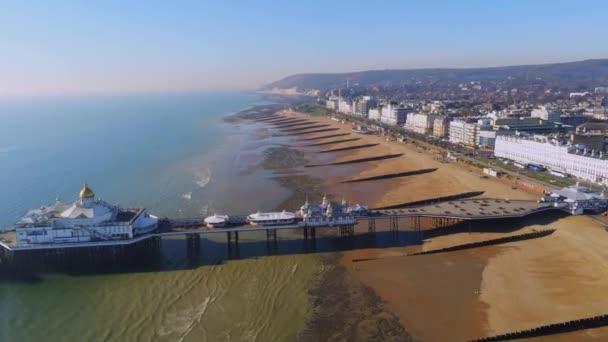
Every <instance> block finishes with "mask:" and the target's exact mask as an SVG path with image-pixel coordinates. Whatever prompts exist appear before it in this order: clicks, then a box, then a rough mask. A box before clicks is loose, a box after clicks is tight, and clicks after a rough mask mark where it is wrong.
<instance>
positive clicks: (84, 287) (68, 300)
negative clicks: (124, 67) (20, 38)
mask: <svg viewBox="0 0 608 342" xmlns="http://www.w3.org/2000/svg"><path fill="white" fill-rule="evenodd" d="M267 103H269V100H268V99H267V98H263V97H261V96H260V95H258V94H256V93H247V92H204V93H183V94H146V95H128V96H127V95H122V96H90V97H87V96H81V97H62V98H59V97H54V98H37V99H6V100H0V228H1V227H7V226H9V225H11V224H12V223H14V222H15V221H16V220H17V219H18V218H19V217H20V216H21V215H23V214H24V213H25V211H27V210H28V209H32V208H37V207H40V206H41V205H44V204H48V203H52V202H53V201H54V200H55V198H57V197H58V198H60V200H61V201H65V202H69V201H73V200H75V199H76V198H77V195H78V192H79V190H80V189H81V187H82V185H83V183H87V184H88V185H89V186H90V187H91V188H92V189H93V191H95V193H96V196H97V197H98V198H102V199H104V200H106V201H108V202H110V203H116V204H119V205H121V206H123V207H145V208H147V209H148V210H149V211H150V212H151V213H153V214H155V215H157V216H159V217H193V216H203V215H208V214H213V213H218V214H223V213H242V214H247V213H250V212H255V211H257V210H270V209H275V208H276V207H277V205H279V203H281V202H283V201H285V200H286V199H287V198H288V197H289V196H290V192H289V190H288V189H285V188H282V187H281V186H279V184H278V183H277V182H275V181H274V180H273V179H272V174H271V172H270V171H268V170H264V169H263V168H261V167H258V166H259V164H260V162H261V160H262V156H263V151H264V150H265V149H266V148H268V147H272V146H275V145H280V144H281V141H278V140H277V139H278V138H272V137H270V138H269V137H265V138H264V137H261V136H260V134H258V132H259V131H260V130H261V129H263V128H262V127H261V125H260V124H253V123H229V122H225V121H224V120H223V118H224V117H225V116H227V115H230V114H233V113H236V112H238V111H240V110H244V109H247V108H250V107H253V106H256V105H262V104H267ZM281 234H283V235H281V236H280V237H279V239H286V240H289V239H290V238H291V236H289V234H290V233H281ZM265 239H266V237H265V236H262V235H261V234H257V233H249V234H243V235H242V236H241V239H240V240H241V245H242V246H243V247H242V248H241V251H240V257H239V258H232V257H229V256H230V254H229V253H228V251H227V249H226V243H225V236H219V235H218V236H211V237H206V238H204V239H203V240H202V246H201V251H200V255H199V256H198V257H199V261H198V262H197V263H195V264H192V262H191V260H189V257H188V255H187V253H186V243H185V240H184V239H182V238H165V239H163V241H162V247H161V256H160V258H161V260H160V267H158V268H154V269H142V270H130V271H128V272H95V271H94V270H93V271H92V272H86V273H70V272H60V271H50V270H49V271H45V272H42V273H40V274H36V277H35V278H33V279H29V278H28V279H13V278H10V277H9V278H5V277H3V278H0V341H7V342H10V341H47V342H48V341H290V340H293V339H295V338H296V337H297V336H298V334H299V333H300V332H301V331H302V330H303V329H304V328H305V327H306V322H307V320H308V319H309V318H310V316H311V314H312V307H311V304H310V298H309V290H310V288H311V286H313V284H314V282H315V279H316V278H317V277H318V275H319V273H320V272H321V270H322V266H321V263H320V261H319V256H318V255H315V254H306V253H298V251H297V249H296V250H295V252H294V250H293V246H290V247H289V248H292V250H290V251H289V252H288V253H280V254H281V255H274V256H273V255H268V253H266V252H265V247H266V244H265V241H266V240H265Z"/></svg>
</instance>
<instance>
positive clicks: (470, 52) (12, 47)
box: [0, 0, 608, 96]
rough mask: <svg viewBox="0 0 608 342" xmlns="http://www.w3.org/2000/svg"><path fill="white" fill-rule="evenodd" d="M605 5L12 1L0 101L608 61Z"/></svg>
mask: <svg viewBox="0 0 608 342" xmlns="http://www.w3.org/2000/svg"><path fill="white" fill-rule="evenodd" d="M607 18H608V1H605V0H600V1H582V0H581V1H574V0H572V1H556V0H550V1H541V0H535V1H531V0H530V1H515V0H513V1H508V0H504V1H498V0H496V1H490V0H484V1H464V0H454V1H435V0H424V1H406V0H401V1H388V0H387V1H382V0H378V1H316V0H306V1H283V0H274V1H255V0H251V1H231V0H225V1H205V0H199V1H177V0H176V1H155V0H147V1H129V0H122V1H114V0H106V1H95V3H93V1H61V0H55V1H38V2H37V1H27V0H25V1H4V2H0V96H21V95H49V94H86V93H107V92H110V93H115V92H140V91H164V90H173V91H176V90H177V91H179V90H190V89H218V88H219V89H225V88H254V87H257V86H260V85H262V84H264V83H267V82H270V81H273V80H275V79H278V78H281V77H284V76H287V75H289V74H293V73H305V72H342V71H356V70H366V69H387V68H416V67H468V66H495V65H513V64H525V63H546V62H559V61H573V60H582V59H589V58H608V40H607V36H608V20H607Z"/></svg>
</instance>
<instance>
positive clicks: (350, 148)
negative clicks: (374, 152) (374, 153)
mask: <svg viewBox="0 0 608 342" xmlns="http://www.w3.org/2000/svg"><path fill="white" fill-rule="evenodd" d="M378 145H379V144H364V145H355V146H347V147H339V148H334V149H331V150H323V151H319V152H317V153H330V152H340V151H348V150H358V149H361V148H368V147H374V146H378Z"/></svg>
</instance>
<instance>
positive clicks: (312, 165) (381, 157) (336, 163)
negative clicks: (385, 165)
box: [304, 153, 404, 167]
mask: <svg viewBox="0 0 608 342" xmlns="http://www.w3.org/2000/svg"><path fill="white" fill-rule="evenodd" d="M403 155H404V153H395V154H385V155H381V156H376V157H369V158H360V159H352V160H345V161H341V162H335V163H328V164H307V165H304V167H319V166H332V165H344V164H356V163H365V162H370V161H378V160H385V159H392V158H399V157H401V156H403Z"/></svg>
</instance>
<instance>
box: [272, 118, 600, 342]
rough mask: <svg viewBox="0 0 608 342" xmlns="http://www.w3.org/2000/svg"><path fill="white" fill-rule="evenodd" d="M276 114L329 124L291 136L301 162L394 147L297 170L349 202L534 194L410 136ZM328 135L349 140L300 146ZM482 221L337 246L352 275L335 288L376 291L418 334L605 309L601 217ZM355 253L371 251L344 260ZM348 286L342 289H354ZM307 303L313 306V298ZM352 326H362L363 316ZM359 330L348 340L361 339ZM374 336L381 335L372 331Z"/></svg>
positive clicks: (458, 335) (486, 329) (521, 324)
mask: <svg viewBox="0 0 608 342" xmlns="http://www.w3.org/2000/svg"><path fill="white" fill-rule="evenodd" d="M281 117H284V118H297V119H304V120H308V121H309V122H310V123H311V125H314V124H323V125H327V127H331V128H337V129H338V130H334V131H331V132H319V133H311V134H303V135H294V139H293V140H294V145H293V146H292V148H295V149H297V150H299V151H302V152H303V157H304V158H305V159H306V160H307V161H308V162H309V163H332V162H341V161H347V160H353V159H360V158H368V157H375V156H380V155H387V154H398V153H402V154H403V156H401V157H398V158H391V159H386V160H382V161H377V162H365V163H357V164H349V165H336V166H320V167H310V168H306V169H305V171H306V173H307V174H308V175H309V176H310V177H315V178H318V179H322V180H323V183H324V187H325V189H327V191H329V192H330V193H332V194H335V195H336V196H341V195H343V196H345V197H346V198H347V199H348V200H349V201H350V202H360V203H364V204H368V205H370V207H381V206H388V205H395V204H399V203H406V202H412V201H418V200H424V199H429V198H434V197H439V196H447V195H454V194H459V193H464V192H472V191H484V193H483V195H481V196H480V197H486V198H502V199H505V198H508V199H538V194H534V193H530V192H526V191H524V190H522V189H514V188H513V187H512V185H511V184H508V183H506V182H501V181H498V180H496V179H493V178H485V177H482V175H481V173H480V172H479V170H478V169H471V168H469V167H467V166H466V165H462V164H456V163H446V162H442V161H441V160H440V159H441V158H439V156H438V155H437V154H435V153H433V152H430V151H424V150H422V149H421V148H417V147H416V146H415V145H413V144H404V143H399V142H388V141H386V140H385V138H384V137H381V136H375V135H362V134H356V133H352V132H351V128H352V127H351V125H349V124H342V123H340V122H336V121H334V120H331V119H329V118H327V117H319V116H309V115H307V114H303V113H296V112H282V113H281ZM293 128H296V127H293ZM271 129H272V130H273V131H275V130H276V131H278V132H280V131H279V130H278V129H274V128H271ZM292 132H293V131H292ZM296 132H298V131H296ZM290 133H291V132H290ZM347 133H348V134H347ZM336 134H342V136H339V137H331V138H322V139H315V140H313V141H314V142H315V143H322V142H331V141H332V140H350V141H345V142H338V143H335V144H324V145H317V146H304V145H310V144H311V140H310V139H314V138H316V137H322V136H327V135H336ZM352 138H356V140H353V139H352ZM302 139H309V140H306V141H303V140H302ZM371 144H377V145H373V146H368V147H362V148H356V149H350V150H344V151H338V152H331V153H318V152H319V151H323V150H327V149H336V148H343V147H356V146H360V145H371ZM432 168H436V169H437V170H435V171H433V172H427V173H424V174H419V175H413V176H406V177H399V178H391V179H382V180H374V181H368V182H360V183H342V182H344V181H347V180H351V179H357V178H364V177H373V176H378V175H384V174H389V173H397V172H406V171H416V170H421V169H432ZM484 228H485V227H481V228H479V227H477V228H476V229H475V231H474V232H454V233H450V234H441V235H433V236H432V237H431V238H425V239H424V241H423V244H422V245H418V246H405V247H393V248H366V249H354V250H349V251H345V252H343V253H341V257H340V265H341V267H343V268H344V270H345V272H347V273H348V277H349V278H350V279H352V283H343V284H342V286H345V287H351V286H352V288H353V289H354V288H357V287H358V286H360V288H359V290H358V291H360V292H365V291H364V290H363V289H369V291H370V293H369V294H368V295H367V298H368V299H369V298H373V297H374V296H376V300H377V301H378V305H380V306H379V307H378V308H381V309H382V310H384V311H383V312H385V313H384V314H381V315H389V316H387V317H390V315H395V316H396V317H397V318H398V320H399V322H400V323H401V325H402V326H403V328H404V329H405V331H407V332H408V333H409V334H411V335H412V336H413V337H414V338H415V339H419V340H424V341H462V340H467V339H474V338H481V337H485V336H491V335H495V334H501V333H506V332H510V331H516V330H522V329H528V328H532V327H536V326H540V325H544V324H550V323H555V322H561V321H567V320H573V319H578V318H584V317H589V316H594V315H599V314H604V313H605V312H604V311H603V310H604V308H605V307H606V305H607V304H608V299H606V298H605V296H603V294H604V293H605V292H606V290H608V263H607V262H606V260H608V259H607V257H608V248H606V247H608V239H606V237H607V236H606V234H607V233H606V232H605V230H604V227H603V225H602V224H600V223H599V222H598V221H597V220H594V219H593V218H591V217H582V216H579V217H564V215H552V216H551V215H550V217H540V218H539V217H532V218H527V219H525V220H520V221H518V222H517V223H513V222H505V223H501V224H495V225H493V226H492V227H487V228H488V229H487V230H485V229H484ZM547 228H551V229H556V232H555V233H554V234H552V235H551V236H548V237H544V238H539V239H534V240H526V241H520V242H513V243H508V244H504V245H499V246H488V247H482V248H476V249H471V250H466V251H458V252H449V253H442V254H434V255H423V256H415V257H408V256H405V255H406V254H408V253H411V252H414V251H420V250H429V249H435V248H442V247H448V246H453V245H458V244H463V243H469V242H474V241H483V240H489V239H492V238H497V237H503V236H508V235H512V234H522V233H525V232H531V231H533V230H539V229H547ZM363 258H379V259H376V260H370V261H365V262H353V260H356V259H363ZM353 289H351V292H353V291H354V292H356V290H353ZM347 292H348V291H347ZM318 295H319V294H317V296H318ZM370 296H371V297H370ZM317 304H318V305H319V306H320V307H321V308H322V306H323V303H317ZM322 315H323V314H321V316H322ZM389 321H390V320H389ZM312 323H313V324H312V325H311V329H314V323H315V321H314V319H313V322H312ZM355 326H359V327H360V328H361V327H362V326H364V323H363V320H360V321H359V323H358V324H355ZM311 329H309V330H311ZM392 331H397V330H392ZM606 331H607V330H606V329H596V330H593V331H590V332H589V333H585V332H578V333H573V335H572V336H576V337H577V340H586V339H589V340H597V339H598V338H601V337H607V336H608V335H607V334H606ZM307 334H308V335H305V336H308V337H310V338H312V337H313V336H317V337H319V336H325V337H328V336H326V335H314V334H311V332H310V331H308V332H307ZM342 336H350V337H353V336H355V337H356V336H358V335H352V334H351V335H342ZM361 336H365V335H361ZM361 336H359V338H357V340H364V339H363V338H361ZM374 336H381V335H378V334H377V332H376V334H375V335H374ZM329 337H331V336H329ZM563 337H564V338H565V337H566V336H563ZM306 340H309V339H308V338H307V339H306ZM334 340H339V339H334ZM540 340H542V339H540Z"/></svg>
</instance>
